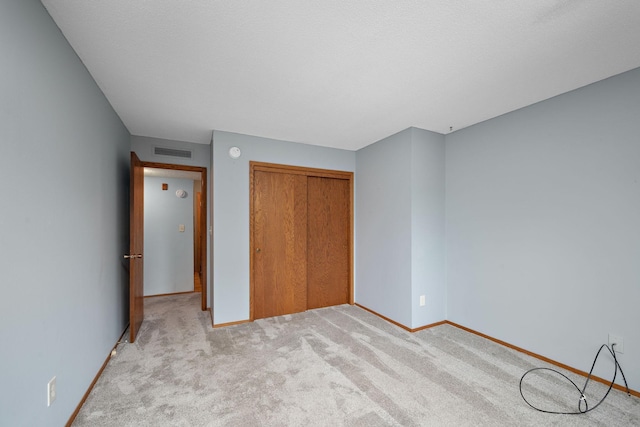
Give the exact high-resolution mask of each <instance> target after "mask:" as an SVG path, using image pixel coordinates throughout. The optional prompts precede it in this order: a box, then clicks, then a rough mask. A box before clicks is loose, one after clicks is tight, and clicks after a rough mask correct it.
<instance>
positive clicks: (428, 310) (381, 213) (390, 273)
mask: <svg viewBox="0 0 640 427" xmlns="http://www.w3.org/2000/svg"><path fill="white" fill-rule="evenodd" d="M444 154H445V147H444V136H443V135H440V134H437V133H433V132H429V131H426V130H422V129H416V128H409V129H406V130H404V131H402V132H399V133H397V134H395V135H392V136H390V137H388V138H385V139H383V140H381V141H378V142H376V143H375V144H371V145H369V146H368V147H365V148H363V149H361V150H359V151H358V152H357V153H356V171H357V185H356V195H357V197H356V199H357V215H356V232H357V233H356V235H357V245H356V247H357V254H356V272H357V278H358V283H357V286H356V290H357V292H356V302H357V303H359V304H361V305H363V306H365V307H367V308H370V309H372V310H374V311H376V312H377V313H380V314H382V315H384V316H386V317H388V318H390V319H392V320H394V321H396V322H398V323H400V324H402V325H404V326H407V327H409V328H417V327H420V326H424V325H427V324H430V323H434V322H438V321H441V320H443V319H444V318H445V315H446V312H445V307H446V304H445V297H446V285H445V280H444V240H445V222H444V221H445V217H444V213H445V212H444V207H445V203H444V202H445V199H444V190H445V182H444V178H445V172H444V161H445V158H444ZM420 295H424V296H425V305H424V306H420V305H419V302H420Z"/></svg>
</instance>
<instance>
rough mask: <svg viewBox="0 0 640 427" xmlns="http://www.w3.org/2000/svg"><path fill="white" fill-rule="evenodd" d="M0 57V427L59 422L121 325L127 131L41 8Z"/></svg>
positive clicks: (14, 26) (31, 4)
mask: <svg viewBox="0 0 640 427" xmlns="http://www.w3.org/2000/svg"><path fill="white" fill-rule="evenodd" d="M0 57H1V58H2V59H1V60H0V177H1V181H0V182H2V184H1V186H2V190H3V191H2V194H3V200H2V202H0V251H1V253H0V283H1V284H2V298H0V313H2V322H0V343H1V344H0V346H1V350H0V379H1V387H0V424H1V425H3V426H4V425H6V426H61V425H64V424H65V423H66V422H67V420H68V419H69V417H70V416H71V414H72V412H73V411H74V410H75V408H76V406H77V405H78V403H79V402H80V399H81V398H82V396H83V394H84V393H85V391H86V390H87V388H88V387H89V384H90V383H91V381H92V380H93V378H94V377H95V375H96V373H97V372H98V370H99V369H100V367H101V365H102V363H103V362H104V360H105V359H106V357H107V355H108V354H109V352H110V350H111V348H112V347H113V345H114V344H115V342H116V341H117V340H118V338H119V337H120V334H121V333H122V332H123V330H124V328H125V326H126V324H127V321H128V297H127V292H128V273H127V267H128V264H127V263H126V262H124V260H123V254H124V253H126V252H127V250H128V249H127V248H128V193H129V190H128V186H129V138H130V135H129V133H128V132H127V130H126V128H125V127H124V126H123V124H122V123H121V121H120V120H119V118H118V116H117V115H116V114H115V113H114V111H113V109H112V108H111V106H110V105H109V103H108V102H107V101H106V99H105V98H104V96H103V94H102V92H101V91H100V89H99V88H98V87H97V86H96V84H95V83H94V81H93V79H92V78H91V76H90V75H89V73H88V72H87V70H86V69H85V67H84V66H83V64H82V63H81V61H80V60H79V59H78V57H77V56H76V54H75V53H74V51H73V50H72V49H71V47H70V46H69V45H68V43H67V42H66V40H65V38H64V37H63V36H62V34H61V33H60V31H59V30H58V28H57V27H56V25H55V23H54V22H53V20H52V19H51V18H50V17H49V15H48V14H47V12H46V10H45V9H44V7H43V6H42V4H41V3H40V2H39V1H36V0H5V1H2V2H0ZM53 376H56V377H57V400H56V401H55V402H54V403H53V405H52V406H51V407H47V396H46V385H47V382H48V381H49V380H50V379H51V378H52V377H53Z"/></svg>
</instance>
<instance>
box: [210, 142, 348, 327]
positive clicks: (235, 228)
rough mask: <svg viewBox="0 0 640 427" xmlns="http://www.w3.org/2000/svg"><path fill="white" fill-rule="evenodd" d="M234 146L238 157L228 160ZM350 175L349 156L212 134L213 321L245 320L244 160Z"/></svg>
mask: <svg viewBox="0 0 640 427" xmlns="http://www.w3.org/2000/svg"><path fill="white" fill-rule="evenodd" d="M233 146H237V147H239V148H240V149H241V150H242V156H241V157H240V158H239V159H237V160H234V159H232V158H230V157H229V155H228V151H229V148H230V147H233ZM252 160H253V161H259V162H268V163H280V164H287V165H296V166H306V167H313V168H322V169H334V170H342V171H350V172H352V171H355V166H356V165H355V152H353V151H346V150H337V149H334V148H325V147H318V146H313V145H305V144H296V143H292V142H285V141H278V140H273V139H267V138H259V137H255V136H248V135H241V134H236V133H229V132H221V131H215V132H214V133H213V163H212V164H213V174H214V176H213V184H214V189H213V194H214V202H213V242H214V247H215V252H214V269H213V270H214V273H213V317H214V323H215V324H221V323H229V322H236V321H242V320H246V319H248V318H249V161H252Z"/></svg>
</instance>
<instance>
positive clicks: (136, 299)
mask: <svg viewBox="0 0 640 427" xmlns="http://www.w3.org/2000/svg"><path fill="white" fill-rule="evenodd" d="M129 185H130V190H129V191H130V207H129V209H130V212H129V215H130V218H129V225H130V230H129V254H130V255H134V254H135V255H140V257H137V256H136V257H133V258H130V259H129V325H130V328H129V341H130V342H134V341H135V339H136V335H137V333H138V330H139V329H140V325H142V321H143V320H144V281H143V276H142V272H143V270H144V264H143V263H144V258H143V256H142V255H143V254H144V234H143V232H144V168H143V166H142V162H141V161H140V159H139V158H138V156H137V155H136V153H134V152H131V180H130V183H129Z"/></svg>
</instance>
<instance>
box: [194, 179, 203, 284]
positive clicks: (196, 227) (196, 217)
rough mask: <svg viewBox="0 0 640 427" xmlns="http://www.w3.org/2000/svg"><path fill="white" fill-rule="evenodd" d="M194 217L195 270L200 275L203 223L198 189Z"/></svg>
mask: <svg viewBox="0 0 640 427" xmlns="http://www.w3.org/2000/svg"><path fill="white" fill-rule="evenodd" d="M194 203H195V204H194V209H193V212H194V219H193V260H194V261H193V271H194V273H196V274H198V275H200V273H201V264H202V259H201V258H202V255H201V252H200V250H201V241H200V233H201V230H200V224H201V218H200V216H201V214H200V207H201V203H202V201H201V194H200V192H199V191H198V192H197V193H196V197H195V202H194Z"/></svg>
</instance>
